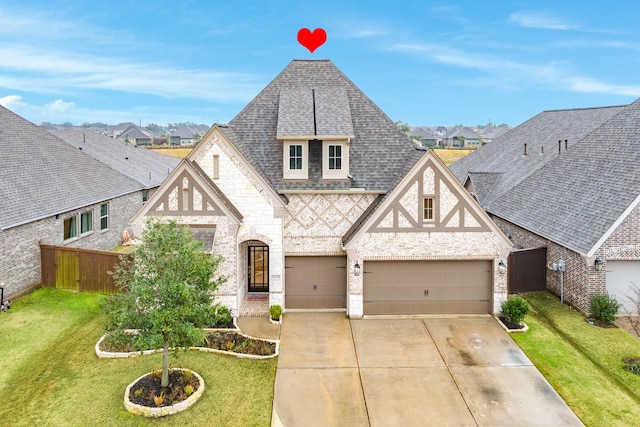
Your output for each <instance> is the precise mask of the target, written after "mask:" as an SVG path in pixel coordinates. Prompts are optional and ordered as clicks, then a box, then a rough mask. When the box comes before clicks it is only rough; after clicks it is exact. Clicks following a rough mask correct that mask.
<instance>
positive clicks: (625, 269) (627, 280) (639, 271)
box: [606, 261, 640, 313]
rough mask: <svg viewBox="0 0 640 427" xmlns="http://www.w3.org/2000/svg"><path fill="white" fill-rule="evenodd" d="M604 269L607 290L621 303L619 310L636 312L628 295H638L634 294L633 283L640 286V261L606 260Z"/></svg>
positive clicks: (621, 311)
mask: <svg viewBox="0 0 640 427" xmlns="http://www.w3.org/2000/svg"><path fill="white" fill-rule="evenodd" d="M606 269H607V292H608V293H609V295H613V296H615V297H616V299H617V300H618V302H619V303H621V304H622V305H623V306H622V307H621V308H620V311H619V312H620V313H637V312H638V309H637V307H634V304H633V303H632V302H631V301H629V298H628V297H629V296H630V297H633V298H636V299H637V298H638V297H639V296H636V295H635V294H634V292H633V285H635V286H638V287H640V261H607V263H606Z"/></svg>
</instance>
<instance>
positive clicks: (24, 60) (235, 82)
mask: <svg viewBox="0 0 640 427" xmlns="http://www.w3.org/2000/svg"><path fill="white" fill-rule="evenodd" d="M0 69H5V70H8V71H9V72H8V73H5V75H4V76H2V77H0V86H2V87H8V88H12V89H20V90H24V91H39V92H44V93H54V92H60V91H61V90H62V89H63V88H75V89H105V90H115V91H121V92H128V93H138V94H152V95H158V96H163V97H168V98H173V97H177V98H197V99H204V100H215V101H246V100H248V99H251V97H252V96H254V95H255V94H256V93H257V92H258V91H259V89H260V88H261V87H262V82H259V81H258V78H257V76H254V75H252V74H248V73H235V72H215V71H204V70H199V69H181V68H176V67H167V66H164V65H163V64H153V63H138V62H136V63H128V62H126V60H123V59H122V58H109V57H104V56H102V57H99V58H98V57H94V56H92V55H78V54H74V53H72V52H66V51H44V50H39V49H37V48H33V47H31V48H29V47H25V46H14V47H9V46H5V47H0Z"/></svg>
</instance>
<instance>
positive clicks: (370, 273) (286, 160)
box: [134, 60, 511, 317]
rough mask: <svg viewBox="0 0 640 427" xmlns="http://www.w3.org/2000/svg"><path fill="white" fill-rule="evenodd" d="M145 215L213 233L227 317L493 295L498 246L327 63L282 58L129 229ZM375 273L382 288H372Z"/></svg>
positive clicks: (467, 306) (483, 303)
mask: <svg viewBox="0 0 640 427" xmlns="http://www.w3.org/2000/svg"><path fill="white" fill-rule="evenodd" d="M147 215H162V216H165V217H172V218H175V219H176V220H178V221H179V222H180V223H182V224H185V225H189V226H191V227H193V228H194V230H196V231H195V232H196V233H200V234H199V235H200V236H204V237H206V236H211V235H213V236H214V238H213V241H212V243H211V246H210V248H211V250H212V251H213V252H214V253H217V254H220V255H222V256H223V257H224V258H225V262H224V264H223V267H222V274H225V275H226V276H227V277H228V281H227V284H226V285H225V286H224V288H223V289H221V290H220V291H219V292H218V298H219V300H220V301H221V302H223V303H225V304H227V305H228V306H229V307H230V308H232V309H234V310H237V311H238V312H239V313H240V314H245V315H247V314H253V313H251V311H252V310H248V309H247V307H254V305H253V303H252V301H254V300H256V299H258V300H259V299H260V298H263V297H264V299H265V304H264V307H263V311H262V313H261V314H266V309H267V304H280V305H282V306H283V307H284V308H285V310H289V311H290V310H304V309H331V310H344V311H346V312H347V314H348V315H349V316H354V317H361V316H363V315H365V314H425V313H491V312H493V311H494V310H498V309H499V304H496V302H495V301H498V300H500V299H501V298H504V296H505V291H506V279H505V276H504V275H500V274H498V273H497V270H498V269H497V264H498V263H499V262H500V260H502V259H504V258H505V257H506V256H507V254H508V251H509V249H510V246H511V245H510V243H509V242H508V240H507V239H506V238H505V237H504V235H502V233H501V232H500V231H499V230H498V229H497V227H496V226H495V225H494V224H493V223H492V222H491V221H490V220H489V218H488V217H487V216H486V214H485V213H484V212H483V211H482V210H481V209H479V207H478V205H477V203H476V202H475V201H474V200H473V198H472V197H471V196H469V195H468V194H467V193H466V191H464V189H463V187H462V186H461V185H460V183H458V182H457V180H456V179H455V178H454V177H453V176H452V175H451V174H450V173H449V172H448V170H447V168H446V167H445V166H444V165H443V164H442V163H441V162H440V160H439V159H438V158H437V157H436V156H435V155H434V154H433V153H432V152H428V151H424V150H420V149H417V148H416V147H415V146H414V145H413V143H412V142H411V140H410V139H409V138H408V137H407V136H406V135H405V134H404V133H403V132H401V131H400V130H399V129H398V127H397V126H396V125H395V123H393V122H392V121H391V120H390V119H389V118H388V117H387V116H385V115H384V114H383V113H382V112H381V111H380V109H379V108H377V107H376V106H375V104H373V102H371V100H369V99H368V98H367V97H366V96H365V95H364V94H363V93H362V92H361V91H360V90H359V89H358V88H357V87H356V86H355V85H354V84H353V83H352V82H351V81H349V80H348V79H347V78H346V77H345V76H344V75H343V74H342V73H341V72H340V71H339V70H338V69H337V68H336V67H335V66H334V65H333V64H332V63H331V62H329V61H327V60H319V61H302V60H296V61H293V62H292V63H291V64H290V65H289V66H288V67H287V68H285V70H283V71H282V72H281V73H280V75H278V76H277V77H276V78H275V79H274V80H273V81H272V82H271V83H270V84H269V85H268V86H267V87H266V88H265V89H264V90H263V91H262V92H261V93H260V94H259V95H258V96H257V97H256V98H255V99H254V100H253V101H251V103H249V104H248V105H247V107H245V109H243V110H242V111H241V112H240V113H239V114H238V115H237V116H236V117H235V118H234V119H233V120H232V121H231V122H230V123H229V124H228V125H226V126H219V125H215V126H213V127H212V129H211V130H210V131H209V133H207V135H205V136H204V137H203V138H202V140H201V142H200V143H199V144H198V145H197V147H196V148H195V149H194V150H193V152H192V153H191V154H190V155H189V156H188V158H187V159H186V160H184V161H183V162H182V163H181V164H180V166H179V167H178V168H177V169H176V170H175V171H174V173H173V174H172V175H171V176H170V177H169V178H168V179H167V180H166V182H165V183H164V184H163V186H162V187H161V189H160V191H158V192H157V193H156V194H155V195H154V196H153V197H152V199H151V200H149V202H148V204H147V205H146V206H145V208H144V209H142V210H141V211H140V212H138V214H137V215H136V217H135V218H134V222H135V223H136V224H137V228H136V229H137V230H139V229H140V227H141V226H142V225H143V219H144V217H145V216H147ZM206 225H208V226H209V227H210V228H209V229H206V228H205V229H204V230H205V231H203V230H202V229H196V226H198V227H203V226H206ZM204 237H202V238H204ZM390 269H391V270H390ZM388 271H395V273H393V275H394V278H393V280H386V281H385V279H381V277H387V278H388V277H389V275H388V274H389V273H388ZM385 275H387V276H385ZM254 313H255V312H254Z"/></svg>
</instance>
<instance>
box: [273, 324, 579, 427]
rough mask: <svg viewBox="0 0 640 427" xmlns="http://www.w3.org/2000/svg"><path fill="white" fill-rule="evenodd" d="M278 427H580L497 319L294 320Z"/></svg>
mask: <svg viewBox="0 0 640 427" xmlns="http://www.w3.org/2000/svg"><path fill="white" fill-rule="evenodd" d="M280 340H281V341H280V356H279V360H278V371H277V373H276V382H275V398H274V417H273V421H272V425H284V426H323V427H324V426H414V425H415V426H425V425H427V426H428V425H433V426H453V425H455V426H514V425H517V426H581V425H582V423H581V422H580V420H579V419H578V418H577V417H576V416H575V414H574V413H573V412H572V411H571V409H570V408H569V407H568V406H567V405H566V404H565V402H564V401H563V400H562V399H561V398H560V397H559V396H558V394H557V393H556V392H555V390H553V388H552V387H551V386H550V385H549V383H548V382H547V381H546V380H545V378H544V377H543V376H542V375H541V374H540V373H539V372H538V370H537V369H536V368H535V367H534V366H533V365H532V364H531V362H530V361H529V360H528V359H527V357H526V356H525V355H524V354H523V353H522V351H521V350H520V349H519V347H518V346H517V345H516V344H515V343H514V342H513V340H512V339H511V338H510V337H509V336H508V334H507V333H506V332H505V331H504V330H503V329H502V328H501V327H500V325H499V324H498V323H497V321H496V320H495V319H494V318H492V317H489V316H484V317H472V318H468V317H467V318H424V319H365V320H349V319H348V318H347V317H345V315H344V313H287V314H286V315H285V316H284V322H283V325H282V329H281V332H280Z"/></svg>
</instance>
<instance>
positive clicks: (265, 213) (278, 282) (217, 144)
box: [192, 133, 284, 309]
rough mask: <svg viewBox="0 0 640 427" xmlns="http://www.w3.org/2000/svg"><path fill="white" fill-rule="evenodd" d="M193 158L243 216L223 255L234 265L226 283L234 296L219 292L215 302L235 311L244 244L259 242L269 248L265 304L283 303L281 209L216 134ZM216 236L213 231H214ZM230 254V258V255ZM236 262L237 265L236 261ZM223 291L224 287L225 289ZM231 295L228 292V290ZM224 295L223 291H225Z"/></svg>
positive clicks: (242, 285)
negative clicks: (232, 243)
mask: <svg viewBox="0 0 640 427" xmlns="http://www.w3.org/2000/svg"><path fill="white" fill-rule="evenodd" d="M201 144H204V145H203V146H201V147H200V148H199V149H198V150H199V151H198V153H197V156H195V158H193V159H192V160H194V161H195V162H196V163H198V165H199V166H200V167H201V168H202V170H204V171H205V173H207V175H209V177H210V178H211V179H212V180H213V181H214V182H215V184H216V185H217V186H218V187H219V188H220V190H221V191H222V192H223V193H224V194H225V196H226V197H227V198H228V199H229V201H230V202H231V203H233V205H234V206H235V207H236V209H238V210H239V211H240V212H241V213H242V216H243V219H242V224H240V226H239V228H238V229H237V236H236V246H235V249H234V250H233V252H231V249H230V248H229V251H228V252H227V254H226V255H225V257H228V258H234V262H235V263H236V272H235V273H234V275H233V276H234V277H235V278H236V279H235V280H233V281H231V280H229V282H228V284H229V286H233V292H234V295H235V296H233V297H232V296H231V295H224V294H222V293H221V292H220V293H219V301H220V302H221V303H223V304H225V305H227V306H229V307H230V308H231V309H239V307H240V304H241V303H242V298H243V297H244V295H245V293H246V290H247V289H246V288H247V283H246V269H247V263H246V255H245V254H243V252H242V251H243V250H244V249H245V246H246V242H248V241H250V240H259V241H261V242H264V243H266V244H267V245H269V304H270V305H274V304H280V305H283V304H284V294H283V280H284V278H283V275H284V251H283V238H282V227H283V225H282V222H283V218H282V217H283V210H284V208H283V207H282V205H280V203H279V202H278V201H277V200H275V199H274V198H275V197H278V196H276V195H274V194H270V191H269V190H268V188H267V187H266V184H265V183H263V182H261V181H260V180H259V178H257V176H255V175H253V174H252V173H250V172H249V171H248V170H247V167H246V166H245V164H244V162H243V160H242V158H241V157H240V156H239V155H238V153H237V152H236V151H235V150H234V149H233V148H232V147H230V146H228V145H227V144H226V142H225V141H223V140H222V138H221V137H220V136H219V135H218V134H217V133H214V134H212V135H210V136H209V137H208V139H207V140H206V141H203V142H202V143H201ZM214 157H217V159H218V177H217V178H213V173H214V170H213V169H214V160H213V159H214ZM216 234H217V231H216ZM232 254H233V255H232ZM238 261H239V262H238ZM225 289H226V288H225ZM228 291H229V292H231V289H230V288H229V290H228ZM225 292H227V291H225Z"/></svg>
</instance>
